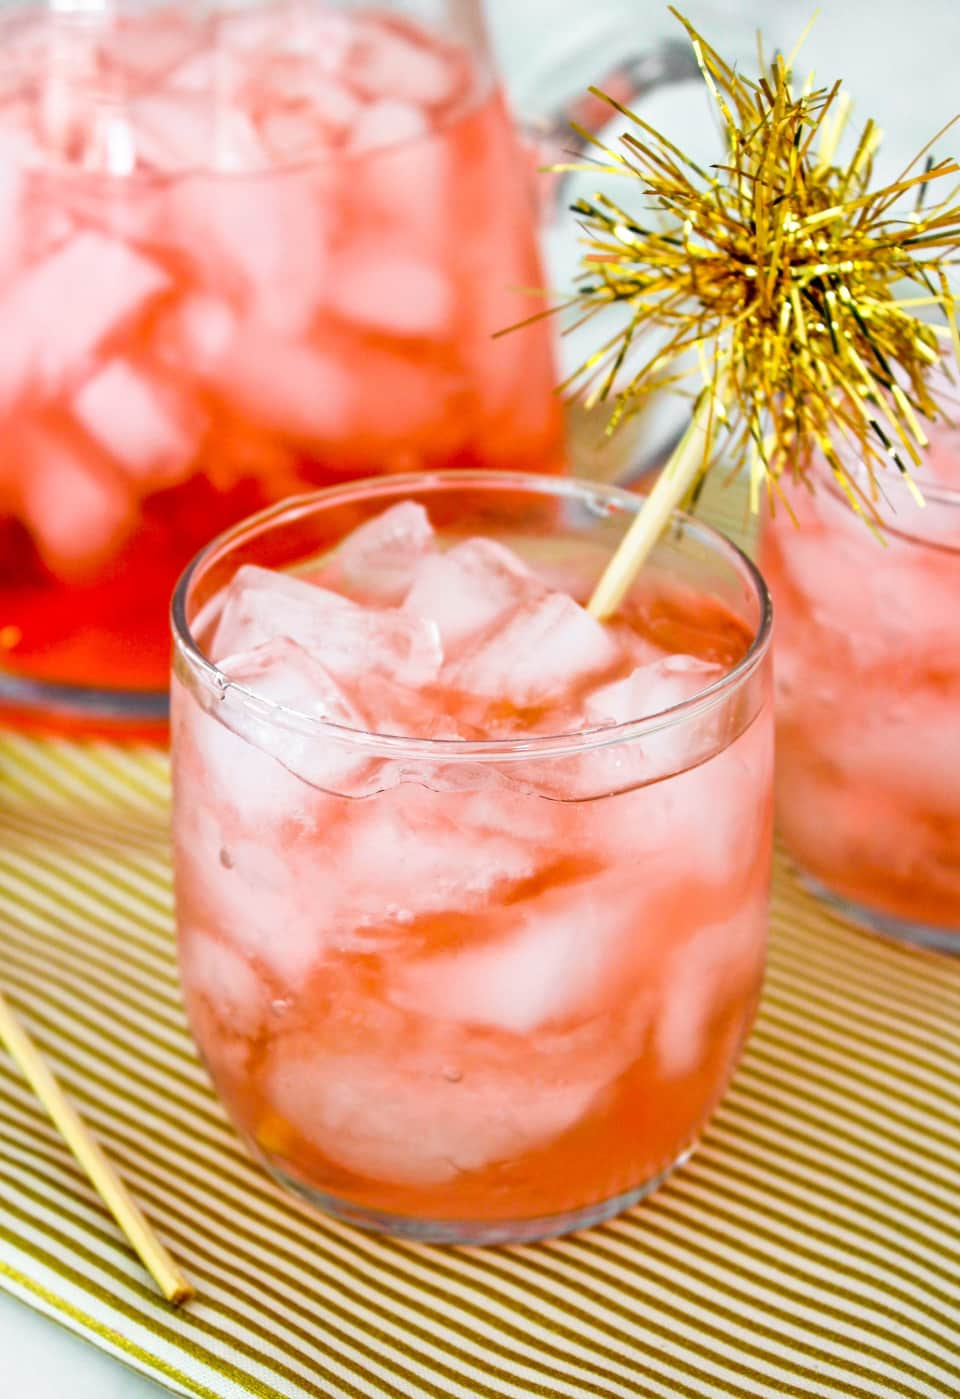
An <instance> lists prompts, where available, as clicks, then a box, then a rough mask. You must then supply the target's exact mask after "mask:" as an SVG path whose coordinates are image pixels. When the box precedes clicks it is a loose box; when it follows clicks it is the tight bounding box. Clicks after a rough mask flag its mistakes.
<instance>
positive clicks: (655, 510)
mask: <svg viewBox="0 0 960 1399" xmlns="http://www.w3.org/2000/svg"><path fill="white" fill-rule="evenodd" d="M711 398H712V395H711V394H710V393H704V394H703V396H702V398H701V399H700V402H699V404H698V406H697V409H696V412H695V413H694V415H693V418H692V419H691V421H690V425H689V427H688V428H687V430H686V432H685V433H684V434H683V437H682V438H681V439H680V441H679V442H678V443H677V447H676V450H675V451H674V453H673V455H672V456H671V458H670V460H669V461H668V462H667V465H666V466H665V467H664V468H663V470H662V471H661V473H660V475H659V477H658V478H657V484H656V485H655V486H654V488H653V490H652V491H651V492H650V494H649V495H648V496H647V498H646V500H645V501H644V502H643V505H642V507H641V509H640V511H639V512H638V514H637V516H636V518H635V519H634V521H633V524H632V525H631V526H630V528H629V529H628V530H627V532H626V534H625V535H624V536H623V539H622V540H621V541H620V546H619V548H618V549H617V552H616V553H615V554H614V556H613V558H612V559H611V560H610V562H609V563H608V564H607V566H606V568H605V569H604V571H603V576H602V577H601V579H600V581H599V583H598V584H597V586H596V587H595V588H594V590H593V596H592V597H591V598H590V601H589V602H588V603H587V611H588V612H590V613H591V614H592V615H593V616H594V617H596V618H597V620H598V621H599V622H605V621H606V620H607V619H608V618H609V617H612V616H613V614H614V612H616V610H617V608H618V607H619V606H620V604H621V602H622V601H623V599H624V597H625V595H626V593H627V592H628V590H629V588H630V585H631V583H632V582H633V580H634V578H635V577H636V575H637V573H638V572H639V571H640V569H641V568H642V567H643V565H644V563H645V562H646V559H647V556H648V554H649V553H650V551H651V549H652V548H653V547H654V545H655V544H656V542H657V540H658V539H659V538H660V536H661V534H662V533H663V531H664V529H665V528H666V526H667V524H668V522H669V520H670V516H671V515H672V514H673V512H674V510H676V508H677V506H678V505H679V504H680V502H681V501H682V500H683V498H684V496H685V495H686V494H687V492H688V491H689V489H690V487H691V485H692V484H693V481H694V479H695V477H696V475H697V473H698V471H700V470H702V467H703V457H704V447H705V443H706V433H707V429H708V424H709V419H710V409H711Z"/></svg>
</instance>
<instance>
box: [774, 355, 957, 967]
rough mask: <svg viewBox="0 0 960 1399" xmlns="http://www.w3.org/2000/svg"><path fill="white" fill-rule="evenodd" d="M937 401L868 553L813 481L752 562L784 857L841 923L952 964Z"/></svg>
mask: <svg viewBox="0 0 960 1399" xmlns="http://www.w3.org/2000/svg"><path fill="white" fill-rule="evenodd" d="M956 373H957V371H956V369H955V368H954V369H953V370H952V374H953V376H954V377H955V376H956ZM941 387H942V393H941V397H942V399H943V404H944V410H945V415H946V420H945V421H939V420H938V422H936V423H932V424H926V425H925V427H926V432H927V435H928V436H929V439H930V445H929V447H928V448H927V449H926V452H925V453H924V461H923V464H922V466H921V467H919V468H918V469H917V471H916V473H915V477H914V479H915V481H916V485H917V486H918V487H919V489H920V491H921V492H922V496H923V501H924V504H923V505H922V506H921V505H920V504H919V503H918V501H917V499H916V497H915V494H914V492H913V491H912V490H910V489H908V487H907V485H906V483H905V482H904V481H903V480H902V479H901V478H898V477H897V475H896V473H895V472H893V471H891V472H886V473H884V475H883V478H882V480H881V482H880V492H879V494H878V496H877V497H876V500H875V502H874V504H873V507H872V510H873V513H875V517H876V518H875V525H876V527H877V530H879V531H880V532H881V533H882V542H880V541H878V539H877V537H876V534H875V533H871V532H870V530H868V528H867V527H866V525H865V524H864V522H863V520H862V519H860V518H858V517H857V516H856V515H855V514H854V512H853V511H852V510H851V509H850V507H849V504H848V503H847V501H846V499H845V498H844V497H843V496H842V495H841V494H840V492H839V491H838V490H837V489H836V487H835V486H834V485H833V484H832V482H831V479H830V473H829V471H828V470H827V468H826V467H825V466H824V467H823V469H822V470H821V471H820V473H819V478H818V480H817V483H816V490H815V491H814V492H812V493H811V492H809V491H807V490H804V489H797V490H793V491H791V492H789V495H788V502H789V506H790V509H791V510H792V511H793V514H794V516H795V520H796V523H794V521H792V520H791V519H790V518H789V515H788V512H787V511H786V510H784V509H780V510H778V511H777V513H776V516H775V518H774V519H772V520H769V521H768V522H767V524H766V526H765V528H764V532H763V538H762V547H761V554H760V559H761V566H762V568H763V572H764V577H765V578H766V579H767V580H768V582H769V585H770V590H771V592H772V594H773V597H774V600H775V603H776V609H777V643H776V645H777V654H776V674H777V773H778V776H777V784H778V819H779V824H780V827H781V829H782V832H783V836H784V839H785V840H786V842H787V845H788V847H789V849H790V852H791V854H792V855H793V856H794V858H795V859H796V860H797V862H798V864H799V865H800V868H801V870H802V871H803V873H804V875H805V876H806V878H807V879H808V881H809V882H810V883H811V884H812V885H813V886H814V887H815V888H816V889H817V890H818V891H819V892H820V893H822V894H823V895H825V896H826V897H827V898H828V899H829V900H830V901H831V902H833V903H835V904H837V905H839V906H840V907H841V908H842V909H843V910H844V911H845V912H846V913H847V914H848V915H850V916H852V917H853V918H854V919H855V920H856V921H857V922H860V923H863V924H865V925H866V926H868V927H870V928H873V929H876V930H878V931H881V932H886V933H890V934H892V935H894V936H898V937H902V938H905V939H908V940H910V941H914V942H920V943H923V944H925V945H927V946H932V947H939V948H941V949H942V950H946V951H958V952H960V428H958V427H957V426H956V424H958V423H960V394H958V392H957V390H956V388H954V387H953V386H952V385H950V384H949V383H948V384H946V386H945V387H944V386H941ZM951 423H952V424H953V425H951ZM853 471H854V475H855V479H856V467H855V465H854V467H853ZM859 485H860V486H861V488H862V489H863V490H864V496H865V499H869V497H870V491H869V488H868V486H867V482H866V476H865V474H864V473H861V475H860V477H859ZM797 525H799V528H797V527H796V526H797Z"/></svg>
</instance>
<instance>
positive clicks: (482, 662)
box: [451, 593, 620, 708]
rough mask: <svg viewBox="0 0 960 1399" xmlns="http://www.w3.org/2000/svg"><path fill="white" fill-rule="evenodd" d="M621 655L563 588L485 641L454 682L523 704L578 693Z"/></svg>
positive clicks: (523, 609)
mask: <svg viewBox="0 0 960 1399" xmlns="http://www.w3.org/2000/svg"><path fill="white" fill-rule="evenodd" d="M619 660H620V651H619V648H618V647H617V645H616V644H615V642H614V641H613V640H612V638H611V637H610V635H609V633H608V632H606V631H605V630H604V628H603V627H602V626H601V625H600V623H599V622H597V621H595V620H594V619H593V617H591V616H590V614H589V613H588V612H586V611H585V610H584V609H583V608H582V607H579V606H578V605H577V604H576V603H575V602H574V601H573V600H572V599H571V598H569V597H566V596H565V595H564V594H563V593H548V594H547V596H546V597H544V598H542V599H540V600H536V601H533V602H531V603H527V604H525V605H524V606H522V607H521V608H519V609H518V610H517V611H516V612H514V614H513V615H512V616H511V617H508V618H507V619H506V620H505V621H504V622H503V625H502V626H501V627H500V628H499V629H498V631H497V634H496V636H494V637H490V638H488V639H486V640H483V641H481V642H480V643H479V644H478V646H477V647H476V649H475V650H473V651H472V652H471V653H470V654H468V655H467V657H466V658H465V660H464V661H463V662H462V663H461V664H460V665H459V666H457V667H456V668H455V669H454V671H453V673H452V676H451V683H452V684H453V685H454V686H455V687H456V688H457V689H459V690H462V691H466V692H467V693H468V694H473V695H481V696H484V697H486V698H488V699H491V700H494V699H499V700H502V701H507V702H510V703H512V704H514V705H516V706H518V707H519V708H524V707H529V706H533V705H540V704H543V703H544V702H546V701H552V702H558V701H560V700H563V699H567V698H571V697H575V696H576V692H577V691H578V690H579V689H580V688H581V687H582V686H584V685H585V684H587V683H588V682H589V681H590V680H593V679H596V678H597V676H598V675H602V674H603V673H604V672H605V671H606V672H609V671H610V670H611V669H613V667H615V666H616V665H617V663H618V661H619Z"/></svg>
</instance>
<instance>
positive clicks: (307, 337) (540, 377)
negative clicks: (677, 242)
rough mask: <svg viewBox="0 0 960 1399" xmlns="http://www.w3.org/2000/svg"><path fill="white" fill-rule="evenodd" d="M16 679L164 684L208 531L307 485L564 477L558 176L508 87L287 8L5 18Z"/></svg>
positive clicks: (320, 12)
mask: <svg viewBox="0 0 960 1399" xmlns="http://www.w3.org/2000/svg"><path fill="white" fill-rule="evenodd" d="M0 53H2V59H0V439H2V441H3V455H2V458H0V669H6V670H8V671H12V672H14V673H15V674H22V675H25V676H30V677H34V678H37V679H41V680H48V681H58V682H69V683H74V684H81V685H88V686H93V687H102V688H108V689H148V690H152V689H156V690H162V689H164V688H165V686H166V678H167V677H166V671H167V665H168V636H167V615H166V613H167V602H168V598H169V595H170V592H171V589H172V586H173V583H174V581H175V579H176V577H177V575H178V573H179V572H180V570H181V569H182V567H183V566H184V565H185V564H186V563H187V561H188V560H189V558H190V557H191V556H192V555H193V554H194V553H195V552H196V551H197V549H198V548H199V547H201V546H202V545H203V543H204V542H205V541H206V540H208V539H209V538H211V537H212V536H213V535H215V534H216V533H217V532H218V531H221V530H222V529H224V528H225V527H226V526H227V525H229V524H230V523H231V522H233V521H234V520H236V519H239V518H241V517H242V516H244V515H246V514H248V513H249V512H251V511H253V510H256V509H259V508H261V507H262V506H264V505H266V504H269V503H270V502H272V501H274V500H277V499H279V498H281V497H283V496H284V495H287V494H289V493H291V492H296V491H300V490H304V489H307V488H312V487H316V486H322V485H326V484H329V483H331V482H335V481H340V480H343V479H345V478H348V477H354V476H363V475H368V474H371V473H380V472H395V471H407V470H412V469H420V468H434V467H441V468H442V467H448V466H452V465H483V466H494V467H500V466H503V467H511V468H517V469H526V470H539V471H555V470H558V469H559V468H560V466H561V445H560V438H561V432H560V416H559V408H558V405H557V403H556V402H555V400H554V397H553V392H552V391H553V385H554V373H553V363H552V356H551V348H550V341H549V332H548V331H547V329H546V328H545V327H544V326H542V325H536V326H534V327H532V328H530V329H527V330H525V331H522V332H519V333H518V334H517V335H515V336H513V337H507V338H506V339H505V340H493V339H492V335H493V332H495V331H496V330H499V329H502V328H504V327H506V326H509V325H511V324H514V323H516V322H517V321H519V320H521V319H524V318H526V317H527V316H529V315H530V314H531V313H532V312H533V311H535V310H536V309H537V303H531V301H530V299H529V297H527V296H525V295H524V294H523V293H522V291H520V290H519V289H521V288H529V287H535V286H539V285H542V282H543V275H542V272H541V269H540V266H539V262H538V256H537V252H536V247H535V236H534V210H533V207H532V191H531V188H530V184H529V181H528V176H527V171H526V170H525V169H524V168H523V165H522V163H521V161H520V158H519V156H518V152H517V147H516V143H515V139H514V135H513V132H512V130H511V127H510V122H509V118H508V116H507V113H506V111H505V108H504V106H503V102H502V99H501V96H500V94H499V92H498V91H497V90H496V89H495V88H494V87H493V86H492V84H491V83H490V81H489V80H488V79H487V77H486V75H485V74H483V73H480V72H478V71H477V69H476V66H475V65H474V64H473V62H472V60H471V59H470V57H469V56H468V55H467V54H466V52H465V51H464V50H463V49H462V48H461V47H459V46H457V45H454V44H452V43H447V42H445V41H441V40H440V39H437V38H433V37H430V36H428V35H427V34H425V33H424V32H423V31H422V30H420V29H418V28H416V27H414V26H413V25H411V24H408V23H406V22H404V21H400V20H398V19H393V18H388V17H381V16H377V15H373V14H366V15H362V16H361V15H353V16H351V15H346V14H341V13H339V12H337V11H331V10H327V9H325V8H324V7H323V6H322V5H320V4H311V5H309V6H307V5H298V4H287V5H282V6H274V7H271V8H269V9H263V10H259V9H258V10H255V11H249V12H242V11H237V12H233V13H230V12H228V13H226V14H221V15H219V16H214V17H211V18H209V19H207V20H200V19H198V18H195V17H194V16H192V15H188V13H187V12H186V10H178V9H176V8H169V9H163V10H154V11H152V12H150V13H146V14H143V15H138V16H130V17H118V18H115V19H113V20H112V21H111V20H103V19H100V20H98V21H97V25H96V27H95V28H94V29H93V30H89V29H86V30H85V29H84V22H83V19H82V17H80V18H77V19H74V20H73V21H70V20H69V19H65V18H63V17H61V18H59V19H58V20H56V21H52V20H50V19H44V18H30V19H26V20H25V19H23V18H21V19H16V18H10V19H6V20H4V21H3V23H2V25H0Z"/></svg>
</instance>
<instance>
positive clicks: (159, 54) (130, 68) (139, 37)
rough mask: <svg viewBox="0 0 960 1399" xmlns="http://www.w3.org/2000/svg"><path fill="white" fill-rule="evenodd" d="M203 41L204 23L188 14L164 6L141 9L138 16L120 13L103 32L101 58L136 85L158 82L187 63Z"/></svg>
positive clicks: (131, 83) (100, 39) (100, 45)
mask: <svg viewBox="0 0 960 1399" xmlns="http://www.w3.org/2000/svg"><path fill="white" fill-rule="evenodd" d="M201 41H202V32H201V28H200V26H198V25H197V24H196V23H193V22H191V21H190V20H188V19H187V18H186V16H185V15H183V16H181V15H179V14H175V13H174V12H173V11H172V10H168V9H165V10H161V11H159V12H158V13H155V14H153V15H149V14H147V13H146V12H145V11H141V12H140V13H138V14H137V15H136V17H135V18H134V17H127V16H116V17H115V18H114V19H113V22H112V24H110V25H109V27H107V26H106V25H105V26H103V27H102V30H101V33H100V35H99V48H100V54H101V61H102V62H103V63H104V65H105V66H106V67H107V68H108V69H113V70H114V73H113V75H112V76H114V78H119V79H120V80H123V79H127V81H128V82H129V83H130V85H131V86H132V87H136V86H139V85H140V84H142V83H143V82H144V81H145V80H146V81H152V82H157V81H158V80H160V79H162V78H163V77H164V76H165V75H166V74H169V73H170V72H171V71H172V70H174V69H176V68H177V67H178V66H179V65H181V64H183V63H185V62H186V61H187V60H188V58H189V57H190V55H191V54H193V53H195V52H196V50H197V48H198V46H199V44H200V43H201Z"/></svg>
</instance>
